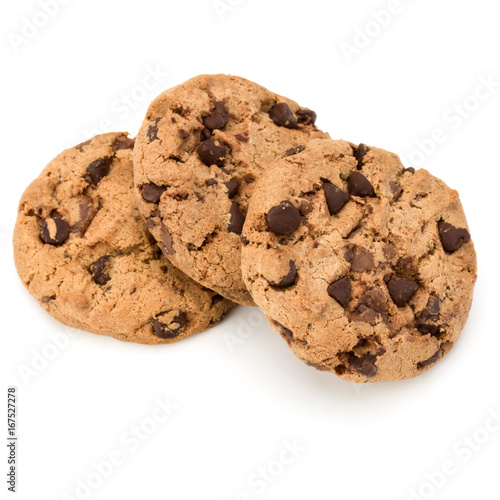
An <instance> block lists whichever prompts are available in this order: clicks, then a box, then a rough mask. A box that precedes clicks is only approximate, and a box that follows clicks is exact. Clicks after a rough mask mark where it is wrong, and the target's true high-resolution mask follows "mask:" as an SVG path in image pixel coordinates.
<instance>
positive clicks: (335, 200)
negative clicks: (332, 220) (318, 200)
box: [323, 181, 350, 215]
mask: <svg viewBox="0 0 500 500" xmlns="http://www.w3.org/2000/svg"><path fill="white" fill-rule="evenodd" d="M323 191H324V192H325V198H326V204H327V205H328V211H329V212H330V215H334V214H336V213H338V212H340V210H341V209H342V208H343V207H344V205H345V204H346V203H347V202H348V201H349V198H350V196H349V193H346V192H345V191H344V190H343V189H340V188H339V187H337V186H335V184H332V183H331V182H328V181H326V182H324V183H323Z"/></svg>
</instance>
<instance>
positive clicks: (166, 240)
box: [160, 224, 175, 255]
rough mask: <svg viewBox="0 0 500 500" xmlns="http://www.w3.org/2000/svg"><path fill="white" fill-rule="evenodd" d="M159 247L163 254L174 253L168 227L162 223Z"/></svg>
mask: <svg viewBox="0 0 500 500" xmlns="http://www.w3.org/2000/svg"><path fill="white" fill-rule="evenodd" d="M160 248H161V250H162V252H163V253H164V254H165V255H173V254H174V253H175V251H174V248H173V246H172V236H170V233H169V232H168V229H167V228H166V227H165V225H163V224H162V226H161V244H160Z"/></svg>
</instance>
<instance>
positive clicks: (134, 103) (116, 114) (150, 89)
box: [83, 64, 172, 139]
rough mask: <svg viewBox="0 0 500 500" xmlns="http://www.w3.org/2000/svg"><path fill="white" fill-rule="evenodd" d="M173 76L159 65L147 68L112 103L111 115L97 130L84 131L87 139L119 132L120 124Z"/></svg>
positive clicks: (102, 120)
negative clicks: (132, 84)
mask: <svg viewBox="0 0 500 500" xmlns="http://www.w3.org/2000/svg"><path fill="white" fill-rule="evenodd" d="M171 76H172V73H171V72H170V71H169V70H165V69H163V68H162V67H161V66H160V65H159V64H157V65H156V66H154V67H152V66H147V67H146V69H145V71H144V75H143V76H142V77H141V79H140V81H139V82H138V83H137V84H136V85H134V86H132V87H131V88H130V89H128V90H127V91H126V92H122V93H121V94H120V95H119V96H118V97H117V98H116V99H114V100H113V101H112V102H111V104H110V107H109V111H110V113H109V115H108V116H107V117H105V118H102V119H101V120H100V121H99V123H98V125H97V128H93V129H90V130H84V131H83V135H84V136H85V138H86V139H90V138H92V137H94V136H96V135H99V134H104V133H106V132H113V131H114V130H118V128H119V126H118V125H119V123H120V122H121V121H123V120H126V119H127V118H128V117H129V116H130V115H131V114H132V112H133V111H134V110H136V109H137V108H138V107H139V106H141V104H143V103H144V102H146V101H148V100H150V98H151V97H152V96H153V95H156V93H157V91H158V89H159V88H160V87H163V86H164V84H165V82H166V81H167V79H168V78H170V77H171Z"/></svg>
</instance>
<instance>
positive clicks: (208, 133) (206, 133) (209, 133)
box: [201, 128, 212, 141]
mask: <svg viewBox="0 0 500 500" xmlns="http://www.w3.org/2000/svg"><path fill="white" fill-rule="evenodd" d="M210 137H212V131H211V130H210V129H208V128H204V129H203V130H202V131H201V140H202V141H206V140H207V139H210Z"/></svg>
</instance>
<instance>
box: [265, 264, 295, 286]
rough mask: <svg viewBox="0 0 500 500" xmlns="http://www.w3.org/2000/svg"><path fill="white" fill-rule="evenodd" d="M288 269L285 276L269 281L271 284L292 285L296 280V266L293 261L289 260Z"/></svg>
mask: <svg viewBox="0 0 500 500" xmlns="http://www.w3.org/2000/svg"><path fill="white" fill-rule="evenodd" d="M288 265H289V266H290V267H289V269H290V270H289V271H288V273H287V275H286V276H283V277H282V278H281V280H280V281H278V282H275V281H269V284H270V285H271V286H277V287H280V288H286V287H289V286H292V285H295V281H296V280H297V267H296V266H295V262H294V261H293V260H291V261H290V262H289V264H288Z"/></svg>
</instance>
